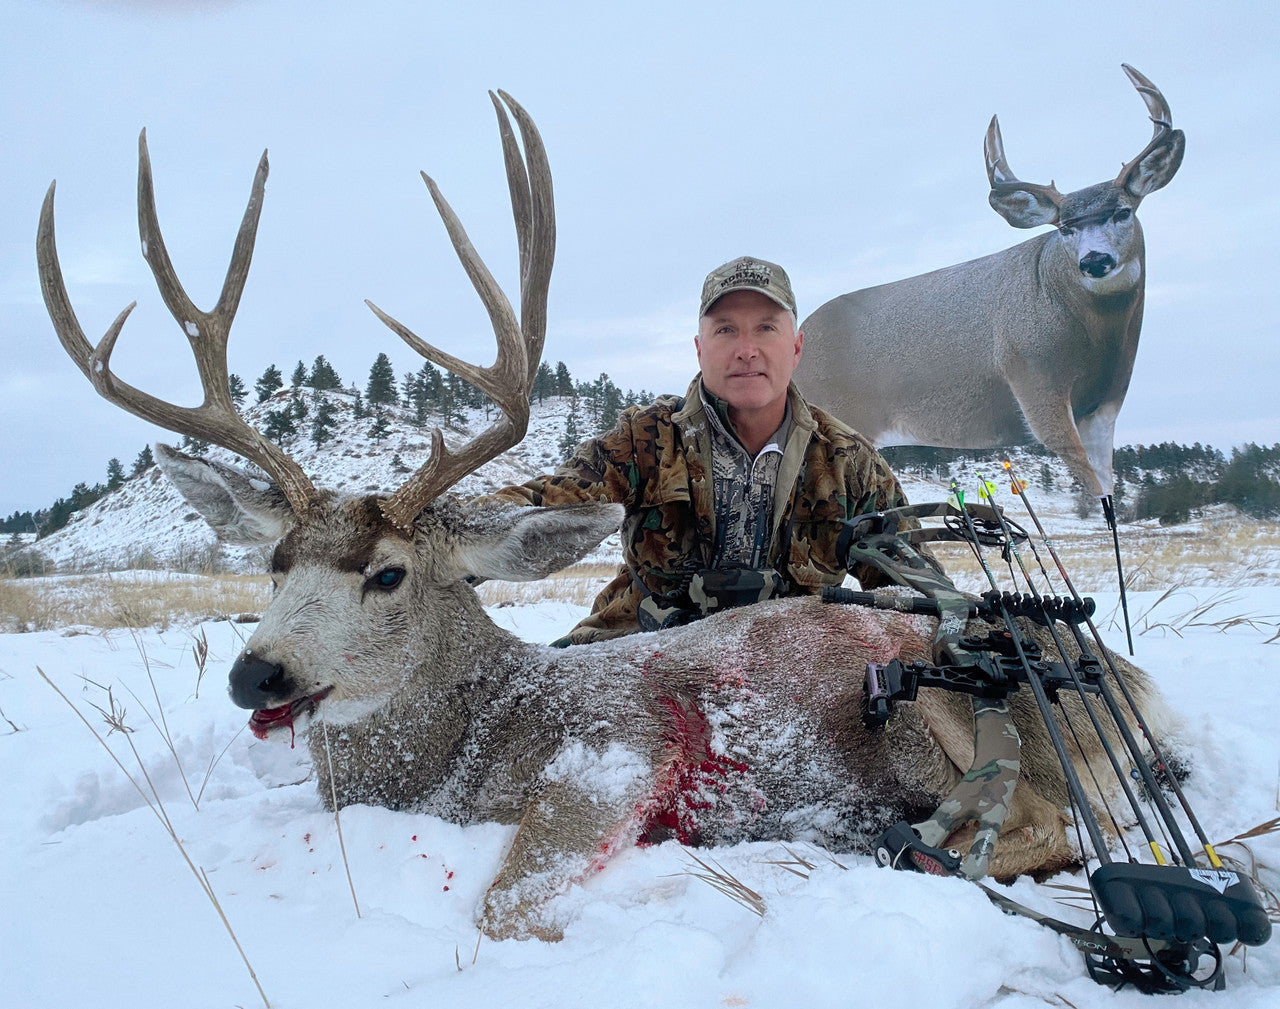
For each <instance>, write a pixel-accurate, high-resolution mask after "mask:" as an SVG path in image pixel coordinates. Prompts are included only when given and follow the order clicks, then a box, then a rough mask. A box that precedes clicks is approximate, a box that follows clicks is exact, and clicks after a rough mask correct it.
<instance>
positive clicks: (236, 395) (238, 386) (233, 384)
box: [227, 375, 249, 410]
mask: <svg viewBox="0 0 1280 1009" xmlns="http://www.w3.org/2000/svg"><path fill="white" fill-rule="evenodd" d="M227 389H228V390H229V391H230V392H231V402H232V403H234V404H235V407H236V409H237V410H239V409H240V408H241V407H242V406H244V401H245V397H246V396H248V395H249V390H248V389H246V388H245V387H244V382H243V381H241V379H240V376H239V375H229V376H228V377H227Z"/></svg>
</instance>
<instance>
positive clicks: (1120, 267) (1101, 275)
mask: <svg viewBox="0 0 1280 1009" xmlns="http://www.w3.org/2000/svg"><path fill="white" fill-rule="evenodd" d="M1122 66H1123V67H1124V72H1125V73H1126V74H1127V75H1128V77H1129V80H1130V81H1131V82H1132V83H1133V86H1134V87H1135V88H1137V90H1138V94H1140V95H1141V96H1142V100H1143V101H1144V102H1146V105H1147V112H1148V113H1149V114H1150V116H1151V121H1152V123H1154V124H1155V129H1154V132H1153V134H1152V137H1151V140H1150V142H1148V144H1147V146H1146V147H1144V148H1143V149H1142V150H1141V151H1140V152H1139V153H1138V155H1137V156H1136V157H1135V158H1133V159H1132V160H1131V161H1129V162H1127V163H1126V164H1125V165H1124V167H1123V168H1121V169H1120V174H1119V175H1117V176H1116V177H1115V178H1114V179H1112V180H1111V181H1110V182H1100V183H1098V184H1097V185H1094V186H1087V187H1085V188H1084V189H1078V190H1076V191H1075V192H1074V193H1068V194H1067V195H1065V196H1064V195H1063V194H1062V193H1059V192H1058V190H1057V188H1056V187H1055V186H1054V184H1053V183H1052V182H1050V183H1049V185H1047V186H1042V185H1037V184H1034V183H1029V182H1023V181H1022V180H1020V179H1019V178H1018V177H1017V176H1016V175H1014V174H1013V171H1012V170H1011V169H1010V168H1009V163H1008V162H1007V161H1006V160H1005V156H1004V141H1003V140H1002V139H1001V136H1000V122H999V120H998V119H997V118H996V117H995V116H992V117H991V125H990V126H988V127H987V135H986V139H985V141H984V142H983V153H984V155H985V157H986V162H987V178H988V179H989V180H990V182H991V194H990V196H989V200H990V202H991V206H992V207H993V208H994V209H995V211H996V213H998V214H999V215H1000V216H1001V217H1003V218H1004V219H1005V220H1006V221H1008V222H1009V223H1010V224H1012V225H1013V226H1014V227H1015V228H1034V227H1038V226H1039V225H1042V224H1052V225H1054V226H1056V227H1057V229H1058V235H1059V237H1060V238H1061V242H1062V246H1063V249H1064V251H1065V252H1066V253H1067V254H1068V255H1069V256H1070V257H1071V258H1072V259H1073V261H1074V262H1075V264H1076V267H1077V269H1078V270H1079V279H1080V280H1081V281H1082V282H1083V283H1084V284H1085V286H1086V287H1088V288H1091V289H1104V290H1107V289H1119V288H1131V287H1133V286H1134V285H1135V284H1136V283H1137V281H1138V279H1139V278H1140V276H1141V270H1142V263H1141V256H1142V252H1143V247H1142V228H1141V225H1139V224H1138V219H1137V217H1136V216H1135V214H1136V212H1137V209H1138V204H1139V203H1141V202H1142V198H1143V197H1144V196H1146V195H1147V194H1148V193H1153V192H1155V191H1156V190H1157V189H1160V188H1162V187H1163V186H1166V185H1168V183H1169V180H1170V179H1172V178H1173V176H1174V173H1175V172H1177V170H1178V166H1179V165H1181V164H1182V155H1183V152H1184V151H1185V149H1186V137H1185V136H1184V134H1183V132H1182V131H1181V130H1175V129H1174V128H1173V113H1172V112H1171V111H1170V110H1169V103H1168V102H1167V101H1165V98H1164V95H1162V94H1161V93H1160V89H1159V88H1157V87H1156V86H1155V85H1154V84H1152V83H1151V81H1150V80H1148V79H1147V78H1146V77H1144V76H1143V75H1142V74H1140V73H1139V72H1138V71H1137V70H1135V69H1134V68H1133V67H1131V66H1129V65H1128V64H1127V63H1126V64H1122Z"/></svg>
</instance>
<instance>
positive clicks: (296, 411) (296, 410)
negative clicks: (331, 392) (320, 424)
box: [289, 388, 307, 420]
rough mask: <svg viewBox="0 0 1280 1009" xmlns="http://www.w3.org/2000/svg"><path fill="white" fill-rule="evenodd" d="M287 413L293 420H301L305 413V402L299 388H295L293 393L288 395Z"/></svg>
mask: <svg viewBox="0 0 1280 1009" xmlns="http://www.w3.org/2000/svg"><path fill="white" fill-rule="evenodd" d="M289 413H290V414H291V415H292V416H293V419H294V420H302V418H303V417H305V416H306V415H307V404H306V401H305V400H303V398H302V391H301V389H298V388H295V389H294V390H293V395H292V396H290V397H289Z"/></svg>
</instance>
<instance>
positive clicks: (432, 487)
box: [365, 91, 556, 533]
mask: <svg viewBox="0 0 1280 1009" xmlns="http://www.w3.org/2000/svg"><path fill="white" fill-rule="evenodd" d="M499 97H501V99H502V101H501V102H500V101H499V100H498V99H499ZM489 98H490V99H491V100H492V102H493V107H494V109H495V110H496V111H497V114H498V130H499V133H500V134H501V136H502V152H503V158H504V160H505V162H506V168H507V183H508V186H509V188H510V190H511V208H512V211H513V213H514V215H515V223H516V236H517V240H518V243H519V249H520V319H519V320H518V321H517V319H516V316H515V312H514V311H513V310H512V308H511V303H510V302H509V301H508V300H507V297H506V295H504V294H503V293H502V289H501V288H500V287H499V286H498V284H497V282H496V281H495V280H494V279H493V275H492V274H491V273H490V272H489V270H488V268H487V267H486V266H485V265H484V262H483V261H482V260H481V259H480V256H479V255H478V254H477V253H476V250H475V249H474V248H473V247H472V245H471V241H470V239H468V238H467V233H466V231H465V230H464V229H463V227H462V223H461V222H460V221H459V220H458V217H457V215H456V214H454V212H453V209H452V208H451V207H450V206H449V204H448V202H447V201H446V200H445V198H444V197H443V196H442V195H441V193H440V190H439V188H438V187H437V186H436V184H435V182H434V181H433V180H432V179H431V178H430V177H429V176H428V175H427V174H426V173H425V172H424V173H423V174H422V180H423V181H424V182H425V183H426V184H427V189H428V190H430V192H431V198H432V199H433V200H434V201H435V205H436V209H437V210H438V211H439V213H440V217H441V219H442V220H443V221H444V226H445V229H446V230H447V231H448V233H449V239H450V241H452V243H453V248H454V251H455V252H457V254H458V259H459V260H460V261H461V263H462V266H463V268H464V269H465V270H466V272H467V276H468V277H470V278H471V283H472V285H473V286H474V287H475V289H476V293H477V294H479V295H480V300H481V301H482V302H483V303H484V306H485V308H486V309H487V310H488V312H489V320H490V322H491V323H492V325H493V332H494V335H495V336H496V337H497V341H498V356H497V359H496V360H495V361H494V363H493V364H492V365H491V366H490V367H488V368H482V367H479V366H477V365H473V364H468V363H467V362H466V361H462V360H459V359H458V358H456V357H454V356H453V355H452V354H448V353H445V352H444V351H442V350H439V349H438V348H436V347H433V346H431V345H430V344H429V343H427V342H425V341H424V340H422V339H421V338H419V337H418V336H417V335H415V334H414V333H413V332H411V331H410V330H409V329H408V328H407V327H405V326H404V325H403V324H401V323H400V322H398V321H397V320H395V319H393V318H392V317H391V316H389V315H387V314H386V313H385V312H383V311H382V309H380V308H378V306H377V305H375V304H373V302H371V301H366V302H365V304H367V305H368V306H369V308H371V309H372V310H373V313H374V314H375V315H376V316H377V317H378V318H379V319H381V320H382V321H383V322H384V323H386V325H387V326H388V327H389V328H390V329H391V331H392V332H394V333H395V334H396V335H397V336H399V337H400V338H401V339H402V340H404V342H405V343H407V344H408V345H409V346H410V347H412V348H413V349H414V350H415V351H416V352H417V353H418V354H420V355H421V356H423V357H425V358H426V359H427V360H428V361H432V362H434V363H436V364H438V365H440V366H441V367H443V368H447V369H448V370H449V371H451V372H453V373H454V374H455V375H457V376H459V377H460V378H463V379H466V380H467V381H468V382H470V383H471V384H472V385H474V386H476V388H478V389H480V390H481V391H482V392H484V393H485V394H486V395H488V396H489V398H490V399H492V400H493V401H494V402H495V403H496V404H497V405H498V408H499V409H500V410H501V411H502V416H501V417H499V418H498V420H497V421H496V422H495V423H494V424H493V425H492V426H490V427H489V428H487V429H486V430H485V431H483V432H481V433H480V434H479V435H477V436H476V437H475V438H473V439H472V440H471V441H470V442H468V443H467V444H466V445H464V446H463V447H462V448H461V449H459V450H457V451H454V450H451V449H449V448H447V447H446V446H445V443H444V436H443V435H442V434H441V433H440V430H439V429H438V428H437V429H436V430H435V431H434V432H433V433H432V436H431V456H430V458H429V459H428V460H427V461H426V463H424V464H423V466H422V467H421V468H420V469H418V471H417V472H416V473H414V474H413V475H412V476H411V477H410V478H409V479H408V480H407V481H406V482H405V483H404V485H403V486H401V487H400V489H399V490H397V491H396V492H395V493H394V494H392V495H391V497H389V498H386V499H385V500H383V501H382V502H381V508H382V513H383V515H384V516H385V517H386V518H387V520H388V521H389V522H391V523H392V524H393V525H394V526H395V527H396V528H398V529H400V530H401V531H402V532H405V533H408V532H410V531H411V530H412V529H413V520H414V518H415V517H416V516H417V515H418V513H419V512H420V511H422V509H423V508H424V507H425V506H426V505H428V504H429V503H430V502H432V501H434V500H435V499H436V498H437V497H439V496H440V495H441V494H442V493H444V492H445V491H446V490H448V488H450V487H452V486H453V485H454V484H455V483H457V482H458V481H459V480H461V479H462V478H463V477H464V476H466V475H467V474H469V473H473V472H475V471H476V470H477V469H479V468H480V467H481V466H482V465H484V464H485V463H486V462H488V461H489V460H490V459H493V458H494V457H496V456H498V455H500V454H501V453H503V452H505V451H506V450H507V449H509V448H511V447H512V446H513V445H517V444H519V442H520V440H521V439H522V438H523V437H524V435H525V431H526V430H527V429H528V426H529V390H530V388H531V387H532V384H533V376H534V374H535V373H536V372H537V369H538V363H539V361H540V360H541V359H542V345H543V341H544V340H545V339H546V331H547V288H548V287H549V286H550V283H551V265H552V261H553V260H554V258H555V245H556V225H555V204H554V199H553V196H552V191H551V169H550V167H549V166H548V164H547V154H546V151H545V150H544V149H543V146H542V138H541V137H540V136H539V135H538V128H537V127H536V126H535V125H534V124H533V120H532V119H530V118H529V114H528V113H527V112H525V110H524V109H523V108H521V107H520V105H519V103H517V102H516V101H515V99H513V98H512V97H511V96H510V95H509V94H507V93H506V92H505V91H499V92H498V93H497V94H496V95H495V94H494V93H493V92H492V91H491V92H489ZM503 102H505V103H506V105H507V107H508V108H510V110H511V114H512V115H513V116H515V120H516V123H517V125H519V127H520V136H521V138H522V139H523V141H524V150H525V154H524V158H521V155H520V149H519V147H518V146H517V144H516V139H515V134H514V133H513V132H512V129H511V123H510V121H509V120H508V118H507V113H506V110H505V109H504V108H503V106H502V103H503Z"/></svg>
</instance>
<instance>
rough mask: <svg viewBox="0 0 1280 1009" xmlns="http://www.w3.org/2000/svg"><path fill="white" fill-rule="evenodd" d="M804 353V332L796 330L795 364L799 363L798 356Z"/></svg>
mask: <svg viewBox="0 0 1280 1009" xmlns="http://www.w3.org/2000/svg"><path fill="white" fill-rule="evenodd" d="M803 352H804V330H803V329H798V330H796V362H795V363H796V364H799V363H800V355H801V354H802V353H803Z"/></svg>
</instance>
